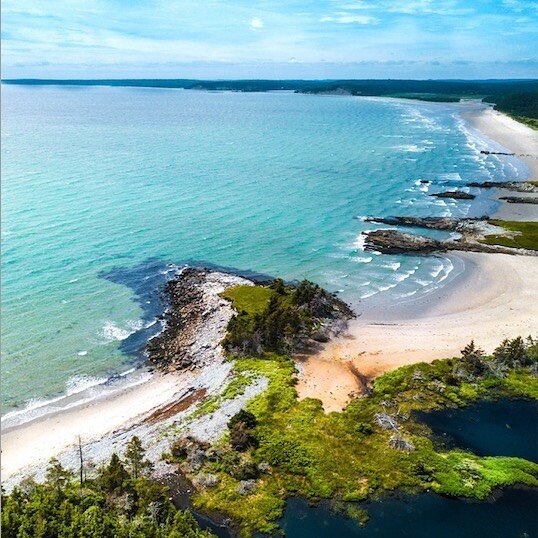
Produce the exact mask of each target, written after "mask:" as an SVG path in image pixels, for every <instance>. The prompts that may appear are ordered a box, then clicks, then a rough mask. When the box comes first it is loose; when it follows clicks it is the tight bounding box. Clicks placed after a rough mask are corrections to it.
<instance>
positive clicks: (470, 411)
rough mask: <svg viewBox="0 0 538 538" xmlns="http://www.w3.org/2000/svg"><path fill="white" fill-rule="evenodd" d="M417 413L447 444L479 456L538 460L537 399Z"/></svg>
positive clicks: (488, 402) (486, 402) (484, 402)
mask: <svg viewBox="0 0 538 538" xmlns="http://www.w3.org/2000/svg"><path fill="white" fill-rule="evenodd" d="M416 416H417V419H418V420H420V421H421V422H423V423H425V424H426V425H428V426H429V427H430V428H431V429H432V430H433V432H434V434H435V435H436V436H437V438H438V440H440V441H441V442H442V443H443V444H444V445H446V446H449V447H459V448H464V449H468V450H470V451H471V452H474V453H475V454H478V455H479V456H517V457H519V458H525V459H527V460H531V461H536V462H538V404H537V403H536V402H534V401H529V400H506V399H503V400H493V401H483V402H479V403H477V404H474V405H470V406H468V407H462V408H457V409H439V410H435V411H430V412H428V413H416Z"/></svg>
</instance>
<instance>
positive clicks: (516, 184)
mask: <svg viewBox="0 0 538 538" xmlns="http://www.w3.org/2000/svg"><path fill="white" fill-rule="evenodd" d="M467 186H468V187H478V188H479V189H506V190H509V191H516V192H538V186H536V185H533V184H532V183H529V182H527V181H500V182H495V181H483V182H480V181H473V182H471V183H467Z"/></svg>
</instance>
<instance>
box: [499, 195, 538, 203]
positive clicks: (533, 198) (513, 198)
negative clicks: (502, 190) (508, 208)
mask: <svg viewBox="0 0 538 538" xmlns="http://www.w3.org/2000/svg"><path fill="white" fill-rule="evenodd" d="M499 200H504V201H505V202H508V203H509V204H538V198H537V197H536V196H529V197H528V198H526V197H525V196H501V197H500V198H499Z"/></svg>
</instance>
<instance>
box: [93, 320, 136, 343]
mask: <svg viewBox="0 0 538 538" xmlns="http://www.w3.org/2000/svg"><path fill="white" fill-rule="evenodd" d="M128 326H129V328H128V329H122V328H121V327H118V326H117V325H115V324H114V322H112V321H106V322H105V324H104V325H103V329H102V331H101V334H102V336H103V337H104V339H105V340H106V341H108V342H113V341H114V340H116V341H122V340H125V339H126V338H129V336H131V334H134V333H135V332H136V331H139V330H140V329H142V327H143V324H142V322H141V321H140V320H136V321H130V322H128Z"/></svg>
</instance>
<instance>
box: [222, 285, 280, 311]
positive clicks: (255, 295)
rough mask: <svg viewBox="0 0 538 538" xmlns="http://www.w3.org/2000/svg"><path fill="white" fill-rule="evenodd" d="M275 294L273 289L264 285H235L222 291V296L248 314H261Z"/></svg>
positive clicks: (237, 308) (238, 309)
mask: <svg viewBox="0 0 538 538" xmlns="http://www.w3.org/2000/svg"><path fill="white" fill-rule="evenodd" d="M272 294H273V290H272V289H270V288H266V287H263V286H235V287H233V288H229V289H227V290H226V291H224V292H222V293H221V297H224V298H225V299H229V300H230V301H232V305H233V307H234V308H235V309H236V310H237V311H238V312H242V311H245V312H247V313H248V314H261V313H262V312H263V311H264V310H265V308H266V307H267V305H268V304H269V299H270V298H271V295H272Z"/></svg>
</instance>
